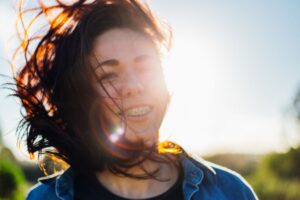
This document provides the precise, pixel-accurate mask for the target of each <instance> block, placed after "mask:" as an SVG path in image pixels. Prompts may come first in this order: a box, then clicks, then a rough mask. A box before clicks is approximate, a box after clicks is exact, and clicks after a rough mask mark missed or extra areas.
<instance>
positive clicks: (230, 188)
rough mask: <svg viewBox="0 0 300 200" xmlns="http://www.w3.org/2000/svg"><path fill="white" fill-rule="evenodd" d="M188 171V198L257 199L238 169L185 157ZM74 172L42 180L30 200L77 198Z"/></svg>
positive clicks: (184, 163)
mask: <svg viewBox="0 0 300 200" xmlns="http://www.w3.org/2000/svg"><path fill="white" fill-rule="evenodd" d="M182 166H183V171H184V180H183V184H182V187H183V193H184V199H185V200H257V199H258V198H257V197H256V195H255V193H254V191H253V190H252V189H251V187H250V186H249V185H248V184H247V183H246V182H245V180H244V179H243V178H242V177H241V176H240V175H239V174H237V173H236V172H233V171H231V170H228V169H226V168H224V167H221V166H218V165H215V164H212V163H209V162H207V161H202V160H201V161H197V160H195V159H193V158H190V157H184V158H183V159H182ZM73 180H74V175H73V172H72V169H70V168H69V169H68V170H66V171H65V172H64V173H63V174H61V175H58V176H53V177H51V176H50V177H46V178H42V179H39V183H38V184H37V185H36V186H34V187H33V188H32V189H31V191H30V192H29V194H28V196H27V198H26V199H27V200H38V199H43V200H73V198H74V189H73Z"/></svg>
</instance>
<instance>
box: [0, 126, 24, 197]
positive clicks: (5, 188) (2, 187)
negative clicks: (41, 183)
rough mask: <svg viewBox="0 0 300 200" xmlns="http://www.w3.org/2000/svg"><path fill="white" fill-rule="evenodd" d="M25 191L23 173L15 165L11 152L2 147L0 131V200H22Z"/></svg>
mask: <svg viewBox="0 0 300 200" xmlns="http://www.w3.org/2000/svg"><path fill="white" fill-rule="evenodd" d="M26 190H27V185H26V181H25V177H24V173H23V171H22V170H21V168H20V167H19V166H18V164H17V163H16V159H15V158H14V156H13V154H12V152H11V150H10V149H8V148H7V147H5V146H4V144H3V141H2V134H1V131H0V199H1V200H21V199H24V198H25V194H26Z"/></svg>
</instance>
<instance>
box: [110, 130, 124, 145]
mask: <svg viewBox="0 0 300 200" xmlns="http://www.w3.org/2000/svg"><path fill="white" fill-rule="evenodd" d="M123 134H124V129H123V128H121V127H118V128H116V129H115V130H114V131H113V132H112V134H111V135H110V137H109V138H110V140H111V141H112V142H117V141H118V140H119V139H120V137H121V136H122V135H123Z"/></svg>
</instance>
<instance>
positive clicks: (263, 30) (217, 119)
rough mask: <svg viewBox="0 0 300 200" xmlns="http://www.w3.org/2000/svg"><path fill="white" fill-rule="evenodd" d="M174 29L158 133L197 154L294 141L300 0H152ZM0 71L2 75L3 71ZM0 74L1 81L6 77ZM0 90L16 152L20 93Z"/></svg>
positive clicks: (258, 149) (3, 55) (3, 35)
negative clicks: (166, 97) (12, 94)
mask: <svg viewBox="0 0 300 200" xmlns="http://www.w3.org/2000/svg"><path fill="white" fill-rule="evenodd" d="M12 2H15V1H0V27H1V31H0V66H1V67H0V73H1V74H7V75H9V74H11V72H10V69H9V65H8V63H7V61H6V59H7V58H9V57H8V55H7V54H8V53H7V49H10V48H11V46H13V44H12V42H9V38H11V37H12V36H13V35H14V33H15V29H14V25H15V24H14V21H15V16H16V14H15V12H14V10H13V9H12V7H13V6H12V4H13V3H12ZM148 3H149V5H150V7H151V8H152V10H153V11H154V13H155V14H157V15H158V16H159V17H160V18H162V19H163V20H165V21H166V22H167V23H168V24H169V25H170V26H171V27H172V30H173V36H174V38H173V47H172V49H171V51H170V52H169V53H168V54H166V55H165V56H164V58H163V63H164V67H165V74H166V79H167V83H168V86H169V89H170V91H171V92H172V95H173V96H172V101H171V104H170V106H169V109H168V112H167V115H166V118H165V120H164V122H163V127H162V130H161V134H162V137H163V138H167V139H171V140H173V141H175V142H177V143H179V144H181V145H182V146H183V147H184V148H185V149H187V150H189V151H191V152H198V153H200V154H203V155H205V154H214V153H228V152H233V153H258V154H261V153H267V152H270V151H284V150H285V149H286V148H287V147H289V146H293V145H296V142H297V139H298V138H299V135H300V131H299V133H298V132H297V129H296V125H295V124H294V123H293V122H294V120H293V116H292V115H291V114H290V113H289V110H290V109H291V105H292V101H293V98H294V97H295V95H296V93H297V91H298V89H299V90H300V37H299V36H300V2H299V1H296V0H286V1H281V0H264V1H260V0H251V1H250V0H245V1H237V0H235V1H234V0H225V1H224V0H212V1H204V0H197V1H196V0H185V1H184V3H183V1H179V0H172V1H169V0H168V1H167V0H159V1H158V0H149V1H148ZM0 79H1V78H0ZM3 81H4V80H3V79H2V80H0V83H3ZM7 94H8V91H4V90H0V126H1V128H2V132H3V133H4V136H3V137H4V142H5V144H6V145H7V146H9V147H10V148H12V149H13V151H14V154H15V155H17V156H18V158H20V159H27V158H26V156H25V153H24V150H23V153H20V150H18V149H17V148H16V137H15V132H14V130H15V127H16V124H17V122H18V120H19V119H20V115H19V109H20V107H19V105H20V103H19V102H18V100H16V99H13V98H7V97H6V96H7Z"/></svg>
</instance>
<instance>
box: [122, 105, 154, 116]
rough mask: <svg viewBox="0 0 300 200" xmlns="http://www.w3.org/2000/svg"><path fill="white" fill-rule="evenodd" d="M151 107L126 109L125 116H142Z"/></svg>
mask: <svg viewBox="0 0 300 200" xmlns="http://www.w3.org/2000/svg"><path fill="white" fill-rule="evenodd" d="M150 110H151V108H150V107H149V106H144V107H136V108H132V109H130V110H127V111H126V115H127V116H134V117H135V116H142V115H145V114H147V113H148V112H149V111H150Z"/></svg>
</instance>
